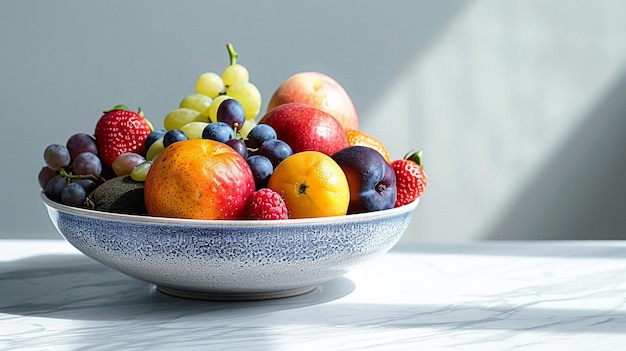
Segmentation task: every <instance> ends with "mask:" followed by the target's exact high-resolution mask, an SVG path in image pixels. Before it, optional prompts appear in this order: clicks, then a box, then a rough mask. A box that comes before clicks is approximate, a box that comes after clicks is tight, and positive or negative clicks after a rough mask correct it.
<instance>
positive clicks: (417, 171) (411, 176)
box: [391, 150, 428, 207]
mask: <svg viewBox="0 0 626 351" xmlns="http://www.w3.org/2000/svg"><path fill="white" fill-rule="evenodd" d="M391 167H393V170H394V172H395V173H396V189H397V192H398V196H397V198H396V203H395V205H394V207H400V206H403V205H406V204H409V203H411V202H413V201H415V200H416V199H417V198H418V197H420V195H422V193H423V192H424V189H426V185H427V184H428V178H427V177H426V173H424V169H423V167H422V150H418V151H416V152H411V153H409V154H407V156H405V157H404V158H403V159H400V160H395V161H393V162H391Z"/></svg>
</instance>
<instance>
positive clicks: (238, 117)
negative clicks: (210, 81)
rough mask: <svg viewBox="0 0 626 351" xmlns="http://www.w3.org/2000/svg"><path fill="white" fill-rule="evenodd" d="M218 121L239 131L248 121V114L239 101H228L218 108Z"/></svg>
mask: <svg viewBox="0 0 626 351" xmlns="http://www.w3.org/2000/svg"><path fill="white" fill-rule="evenodd" d="M217 121H218V122H224V123H226V124H228V125H229V126H230V127H231V128H234V127H237V129H239V128H241V127H242V126H243V123H244V122H245V121H246V113H245V111H244V110H243V106H241V103H239V101H237V100H235V99H226V100H224V101H222V103H221V104H220V105H219V106H218V108H217Z"/></svg>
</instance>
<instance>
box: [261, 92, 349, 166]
mask: <svg viewBox="0 0 626 351" xmlns="http://www.w3.org/2000/svg"><path fill="white" fill-rule="evenodd" d="M262 123H264V124H268V125H269V126H271V127H272V128H274V130H275V131H276V135H277V136H278V139H280V140H282V141H284V142H286V143H287V144H289V146H291V149H292V150H293V152H294V153H296V152H300V151H319V152H322V153H325V154H326V155H329V156H330V155H333V154H334V153H336V152H337V151H339V150H342V149H345V148H346V147H348V146H349V144H348V137H347V136H346V133H345V131H344V130H343V128H342V127H341V125H340V124H339V122H338V121H337V120H336V119H335V118H334V117H333V116H331V115H330V114H328V113H326V112H324V111H322V110H320V109H317V108H315V107H311V106H308V105H304V104H299V103H295V102H291V103H286V104H282V105H280V106H277V107H275V108H273V109H271V110H269V111H268V112H267V113H266V114H265V116H263V118H261V120H260V121H259V124H262Z"/></svg>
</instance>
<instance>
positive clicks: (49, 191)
mask: <svg viewBox="0 0 626 351" xmlns="http://www.w3.org/2000/svg"><path fill="white" fill-rule="evenodd" d="M65 185H67V179H66V178H65V177H63V176H61V175H57V176H55V177H54V178H52V179H50V181H49V182H48V184H46V187H45V189H44V190H43V192H44V193H45V194H46V196H47V197H48V198H49V199H51V200H54V201H57V202H59V201H61V191H62V190H63V188H65Z"/></svg>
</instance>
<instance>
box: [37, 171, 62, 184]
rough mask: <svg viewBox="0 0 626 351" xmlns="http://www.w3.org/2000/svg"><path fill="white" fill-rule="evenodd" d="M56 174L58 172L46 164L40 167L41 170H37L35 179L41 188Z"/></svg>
mask: <svg viewBox="0 0 626 351" xmlns="http://www.w3.org/2000/svg"><path fill="white" fill-rule="evenodd" d="M57 175H58V172H57V171H55V170H54V169H52V168H50V167H48V166H43V167H41V170H39V174H38V175H37V181H38V182H39V186H40V187H41V189H45V188H46V184H48V182H49V181H50V179H52V178H54V177H56V176H57Z"/></svg>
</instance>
